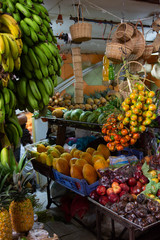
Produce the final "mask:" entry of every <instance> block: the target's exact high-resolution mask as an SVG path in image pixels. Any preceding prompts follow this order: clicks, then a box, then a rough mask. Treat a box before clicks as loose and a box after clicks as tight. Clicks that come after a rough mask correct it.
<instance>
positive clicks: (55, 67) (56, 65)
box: [52, 56, 58, 72]
mask: <svg viewBox="0 0 160 240" xmlns="http://www.w3.org/2000/svg"><path fill="white" fill-rule="evenodd" d="M52 62H53V65H54V70H55V71H56V72H57V71H58V64H57V61H56V58H55V57H54V56H53V57H52Z"/></svg>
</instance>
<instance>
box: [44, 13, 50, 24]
mask: <svg viewBox="0 0 160 240" xmlns="http://www.w3.org/2000/svg"><path fill="white" fill-rule="evenodd" d="M45 19H46V20H47V22H48V23H51V19H50V18H49V16H47V15H46V16H45Z"/></svg>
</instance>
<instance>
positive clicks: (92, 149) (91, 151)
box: [86, 147, 95, 155]
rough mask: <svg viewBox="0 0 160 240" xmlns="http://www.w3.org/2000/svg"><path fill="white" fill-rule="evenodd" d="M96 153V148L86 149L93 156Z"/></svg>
mask: <svg viewBox="0 0 160 240" xmlns="http://www.w3.org/2000/svg"><path fill="white" fill-rule="evenodd" d="M94 151H95V149H94V148H91V147H88V148H87V149H86V152H88V153H90V154H91V155H92V154H93V152H94Z"/></svg>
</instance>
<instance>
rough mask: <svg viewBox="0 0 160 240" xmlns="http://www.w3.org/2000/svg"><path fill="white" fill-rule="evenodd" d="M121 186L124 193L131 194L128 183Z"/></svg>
mask: <svg viewBox="0 0 160 240" xmlns="http://www.w3.org/2000/svg"><path fill="white" fill-rule="evenodd" d="M119 186H120V187H121V189H122V190H123V191H125V192H129V186H128V185H127V184H126V183H121V184H120V185H119Z"/></svg>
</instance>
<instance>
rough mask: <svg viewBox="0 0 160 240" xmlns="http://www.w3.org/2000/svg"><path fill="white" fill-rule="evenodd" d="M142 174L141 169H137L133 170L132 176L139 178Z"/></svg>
mask: <svg viewBox="0 0 160 240" xmlns="http://www.w3.org/2000/svg"><path fill="white" fill-rule="evenodd" d="M142 175H143V173H142V171H140V170H137V171H135V173H134V174H133V177H135V179H136V180H139V178H140V177H141V176H142Z"/></svg>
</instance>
